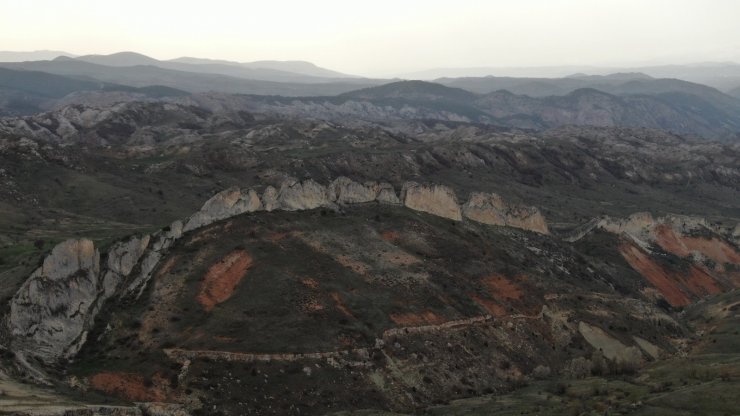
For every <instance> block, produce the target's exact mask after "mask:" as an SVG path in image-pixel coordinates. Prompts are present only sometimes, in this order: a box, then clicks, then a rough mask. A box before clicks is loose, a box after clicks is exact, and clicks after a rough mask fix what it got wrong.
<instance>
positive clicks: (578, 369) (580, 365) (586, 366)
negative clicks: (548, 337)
mask: <svg viewBox="0 0 740 416" xmlns="http://www.w3.org/2000/svg"><path fill="white" fill-rule="evenodd" d="M591 367H592V363H591V360H589V359H587V358H585V357H578V358H574V359H572V360H570V361H569V362H568V364H566V365H565V367H564V368H563V375H564V376H565V377H567V378H573V379H579V378H586V377H588V376H590V375H591Z"/></svg>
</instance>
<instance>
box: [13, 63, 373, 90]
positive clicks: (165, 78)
mask: <svg viewBox="0 0 740 416" xmlns="http://www.w3.org/2000/svg"><path fill="white" fill-rule="evenodd" d="M130 57H131V56H130V55H129V56H127V55H124V56H123V57H115V58H116V59H115V60H114V62H122V60H121V58H123V59H124V60H125V59H126V58H130ZM135 58H136V61H138V62H140V63H141V59H142V58H140V57H135ZM86 59H89V58H86ZM96 59H97V58H96ZM104 59H109V58H104ZM0 67H5V68H10V69H23V70H31V71H42V72H48V73H51V74H57V75H64V76H68V77H75V78H82V79H86V80H97V81H102V82H109V83H116V84H123V85H129V86H133V87H145V86H150V85H163V86H167V87H171V88H176V89H181V90H185V91H189V92H206V91H218V92H227V93H237V94H263V95H283V96H313V95H336V94H340V93H343V92H347V91H351V90H355V89H358V88H362V87H366V86H370V85H373V84H375V83H380V82H382V81H379V80H337V81H326V82H315V83H305V82H274V81H264V80H256V79H246V78H240V77H234V76H227V75H221V74H212V73H210V74H209V73H199V72H190V71H181V70H173V69H165V68H161V67H158V66H153V65H136V66H108V65H100V64H96V63H91V62H86V61H84V60H79V59H68V58H61V59H56V60H53V61H35V62H15V63H0ZM237 69H240V68H237ZM240 70H241V69H240ZM247 70H248V69H244V71H247ZM303 78H304V79H305V78H307V77H303Z"/></svg>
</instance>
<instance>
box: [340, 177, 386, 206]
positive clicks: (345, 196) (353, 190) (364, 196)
mask: <svg viewBox="0 0 740 416" xmlns="http://www.w3.org/2000/svg"><path fill="white" fill-rule="evenodd" d="M379 190H380V189H379V187H378V184H377V183H375V182H366V183H364V184H361V183H358V182H355V181H353V180H352V179H350V178H347V177H345V176H340V177H338V178H336V179H334V180H333V181H332V183H331V184H329V200H330V201H332V202H336V203H337V204H340V205H349V204H363V203H367V202H373V201H375V199H376V198H377V196H378V191H379Z"/></svg>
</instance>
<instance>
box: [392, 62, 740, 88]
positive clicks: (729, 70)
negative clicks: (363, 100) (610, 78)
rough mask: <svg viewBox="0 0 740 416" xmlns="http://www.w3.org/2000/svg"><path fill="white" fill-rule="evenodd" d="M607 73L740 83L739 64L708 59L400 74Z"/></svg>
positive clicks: (519, 75)
mask: <svg viewBox="0 0 740 416" xmlns="http://www.w3.org/2000/svg"><path fill="white" fill-rule="evenodd" d="M574 73H581V74H592V75H608V74H613V73H643V74H646V75H649V76H651V77H654V78H676V79H681V80H684V81H689V82H696V83H699V84H704V85H708V86H710V87H713V88H717V89H719V90H721V91H730V90H732V89H733V88H736V87H737V86H738V85H740V64H737V63H734V62H707V63H699V64H689V65H658V66H644V67H593V66H550V67H545V66H543V67H528V68H526V67H525V68H514V67H511V68H506V67H479V68H438V69H429V70H425V71H419V72H414V73H410V74H405V75H403V76H402V77H403V78H411V79H425V80H435V79H436V80H438V81H439V80H440V79H441V78H487V77H496V78H511V77H514V78H538V79H541V78H545V79H553V78H563V77H567V76H568V75H570V74H574Z"/></svg>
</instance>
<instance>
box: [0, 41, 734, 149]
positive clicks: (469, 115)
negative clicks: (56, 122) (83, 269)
mask: <svg viewBox="0 0 740 416" xmlns="http://www.w3.org/2000/svg"><path fill="white" fill-rule="evenodd" d="M49 53H52V52H48V51H47V52H34V53H27V54H26V55H23V56H41V55H43V54H47V55H48V54H49ZM38 54H41V55H38ZM1 56H3V55H2V53H0V57H1ZM17 57H18V56H17ZM725 67H726V68H725V69H726V70H727V72H726V73H725V75H727V79H730V78H731V76H732V73H733V72H732V65H730V64H727V65H725ZM672 68H673V69H674V70H675V69H676V68H677V67H672ZM702 68H705V69H706V68H709V69H708V70H707V71H708V72H707V73H715V74H717V73H718V72H717V70H716V68H715V67H712V66H711V65H709V66H704V67H702ZM712 68H715V69H712ZM669 69H670V68H664V71H668V70H669ZM712 71H714V72H712ZM697 73H698V72H697ZM739 74H740V72H739ZM390 81H391V80H383V79H369V78H358V77H352V76H349V75H345V74H341V73H338V72H335V71H331V70H328V69H324V68H320V67H318V66H316V65H313V64H311V63H308V62H300V61H260V62H251V63H238V62H230V61H222V60H210V59H199V58H187V57H184V58H178V59H173V60H169V61H161V60H157V59H154V58H151V57H148V56H145V55H142V54H138V53H134V52H121V53H116V54H111V55H86V56H78V57H72V56H58V57H55V58H54V59H51V60H36V61H33V60H28V61H23V62H4V63H0V115H5V116H14V115H27V114H33V113H37V112H40V111H45V110H49V109H53V108H57V107H59V106H63V105H69V104H81V105H92V106H96V105H108V104H111V103H114V102H120V101H137V100H160V99H166V100H183V99H186V98H181V97H184V96H190V94H198V95H202V94H212V93H216V94H217V95H218V94H229V95H230V96H231V98H229V99H228V100H226V101H228V102H229V104H228V106H232V107H233V106H234V105H233V103H234V102H236V103H240V104H238V105H237V106H242V107H244V108H238V109H236V110H238V111H242V110H247V111H256V112H270V113H280V114H283V115H292V116H301V117H311V118H321V119H342V118H346V117H351V118H359V119H371V120H381V119H391V120H392V119H425V118H426V119H439V120H448V121H467V122H471V121H472V122H477V123H486V124H495V125H501V126H508V127H515V128H532V129H544V128H550V127H555V126H560V125H566V124H576V125H597V126H631V127H650V128H659V129H666V130H671V131H675V132H679V133H683V134H692V135H697V136H704V137H710V138H725V139H727V138H737V137H738V136H737V134H738V132H740V99H738V97H740V87H737V88H734V89H731V90H728V94H725V93H723V92H721V91H718V90H717V89H715V88H712V87H709V86H706V85H702V84H698V83H693V82H688V81H684V80H680V79H675V78H673V79H667V78H656V77H654V76H652V75H651V74H649V73H644V72H621V73H613V74H607V75H588V74H585V73H571V74H570V75H568V76H566V77H561V78H542V77H527V78H521V77H520V78H517V77H492V76H486V77H465V78H440V79H437V80H436V81H435V82H424V81H400V82H390ZM234 94H237V95H238V94H244V95H249V97H242V98H240V97H237V96H235V95H234ZM187 99H189V100H193V101H194V102H197V103H198V105H203V104H202V102H201V101H202V97H194V98H192V99H190V98H187ZM220 105H223V104H220Z"/></svg>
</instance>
